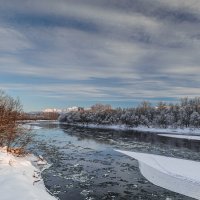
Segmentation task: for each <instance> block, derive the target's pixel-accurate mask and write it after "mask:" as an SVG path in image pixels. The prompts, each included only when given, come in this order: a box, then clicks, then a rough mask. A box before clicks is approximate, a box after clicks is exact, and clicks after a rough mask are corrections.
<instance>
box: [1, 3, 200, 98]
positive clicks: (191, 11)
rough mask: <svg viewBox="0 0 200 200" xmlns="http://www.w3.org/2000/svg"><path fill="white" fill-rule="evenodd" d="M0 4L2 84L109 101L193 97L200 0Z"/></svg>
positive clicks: (196, 80)
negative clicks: (14, 81)
mask: <svg viewBox="0 0 200 200" xmlns="http://www.w3.org/2000/svg"><path fill="white" fill-rule="evenodd" d="M0 4H2V5H4V9H2V8H0V17H1V20H0V42H1V44H2V45H1V46H0V72H1V75H0V77H1V76H2V77H3V76H4V77H7V78H4V79H2V80H3V82H2V81H1V82H0V83H1V84H2V87H3V85H4V86H6V85H7V86H6V87H7V88H9V90H12V89H13V90H15V91H16V90H19V89H20V88H21V89H22V90H23V91H29V90H30V89H31V88H32V90H35V91H38V92H39V94H40V95H44V96H45V95H46V96H55V97H56V98H58V97H61V98H66V96H67V95H68V96H70V98H71V99H73V98H74V99H76V98H83V99H84V100H87V98H88V99H89V98H90V99H91V98H93V99H104V100H105V99H107V100H108V101H110V100H113V101H115V100H117V99H124V100H128V99H133V98H136V99H137V98H145V97H146V98H160V97H166V98H176V96H178V97H179V96H184V95H185V96H189V95H190V96H194V95H198V86H199V84H200V82H199V80H200V79H199V78H200V77H199V76H200V75H199V69H200V66H199V63H200V57H199V51H200V34H199V32H200V26H199V22H200V21H199V20H200V14H199V13H200V12H199V11H200V4H199V1H196V0H191V1H186V0H181V2H180V1H178V0H173V1H172V0H169V1H161V0H152V1H151V2H149V1H148V2H147V1H144V0H139V1H138V0H135V1H131V0H123V1H121V0H106V1H105V0H101V1H91V0H84V1H83V0H81V1H80V0H77V1H76V2H74V1H71V0H67V1H64V0H58V1H53V0H48V1H47V0H42V1H41V0H40V1H39V0H35V1H25V0H16V1H15V3H13V2H12V1H9V0H7V1H2V2H1V3H0ZM22 5H23V6H22ZM9 76H10V77H11V76H12V77H15V78H14V79H17V80H18V84H14V83H12V80H11V79H10V78H9ZM20 81H21V82H20ZM45 81H47V84H45ZM27 82H28V85H27V84H26V83H27ZM35 93H36V92H35Z"/></svg>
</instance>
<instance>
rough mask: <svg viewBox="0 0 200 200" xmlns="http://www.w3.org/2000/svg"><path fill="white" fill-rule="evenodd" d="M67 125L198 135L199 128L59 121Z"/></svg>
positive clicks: (199, 132) (199, 133)
mask: <svg viewBox="0 0 200 200" xmlns="http://www.w3.org/2000/svg"><path fill="white" fill-rule="evenodd" d="M61 124H68V125H75V126H79V127H87V128H102V129H113V130H135V131H142V132H154V133H176V134H185V135H186V134H195V135H200V129H197V128H183V129H182V128H166V129H164V128H153V127H149V128H148V127H146V126H139V127H129V126H126V125H99V124H81V123H80V124H69V123H63V122H62V123H61Z"/></svg>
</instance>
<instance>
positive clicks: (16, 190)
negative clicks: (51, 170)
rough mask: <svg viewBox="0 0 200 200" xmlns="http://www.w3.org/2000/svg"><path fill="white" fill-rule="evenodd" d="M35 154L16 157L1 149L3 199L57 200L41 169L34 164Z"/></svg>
mask: <svg viewBox="0 0 200 200" xmlns="http://www.w3.org/2000/svg"><path fill="white" fill-rule="evenodd" d="M32 162H35V163H36V165H37V164H39V163H37V162H38V160H36V158H35V157H33V156H28V157H26V158H18V157H14V156H12V155H11V154H8V153H6V152H5V151H3V150H2V149H0V185H1V187H0V194H1V197H0V199H1V200H12V199H20V200H28V199H30V200H55V199H56V198H55V197H53V196H51V195H50V194H49V193H48V192H47V191H46V188H45V186H44V183H43V180H42V179H41V177H40V171H39V170H38V169H37V168H36V167H34V166H33V165H32Z"/></svg>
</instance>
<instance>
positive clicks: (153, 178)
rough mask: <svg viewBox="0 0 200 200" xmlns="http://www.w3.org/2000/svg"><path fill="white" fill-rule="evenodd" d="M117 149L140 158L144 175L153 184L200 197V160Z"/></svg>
mask: <svg viewBox="0 0 200 200" xmlns="http://www.w3.org/2000/svg"><path fill="white" fill-rule="evenodd" d="M117 151H118V152H120V153H123V154H126V155H128V156H130V157H132V158H135V159H136V160H138V162H139V168H140V171H141V173H142V175H143V176H144V177H145V178H146V179H148V180H149V181H150V182H152V183H153V184H155V185H157V186H160V187H163V188H166V189H168V190H171V191H173V192H177V193H180V194H183V195H186V196H189V197H192V198H194V199H200V170H199V169H200V162H196V161H191V160H183V159H177V158H171V157H165V156H159V155H153V154H145V153H136V152H130V151H119V150H117Z"/></svg>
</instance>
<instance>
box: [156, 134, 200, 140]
mask: <svg viewBox="0 0 200 200" xmlns="http://www.w3.org/2000/svg"><path fill="white" fill-rule="evenodd" d="M158 135H159V136H163V137H171V138H178V139H187V140H200V136H196V135H174V134H158Z"/></svg>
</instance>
